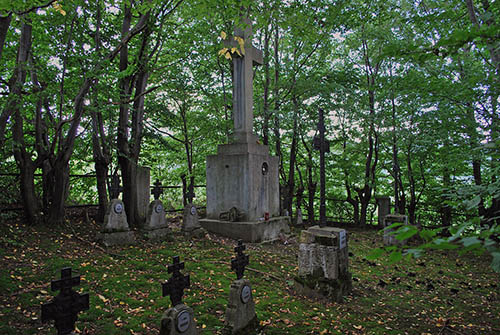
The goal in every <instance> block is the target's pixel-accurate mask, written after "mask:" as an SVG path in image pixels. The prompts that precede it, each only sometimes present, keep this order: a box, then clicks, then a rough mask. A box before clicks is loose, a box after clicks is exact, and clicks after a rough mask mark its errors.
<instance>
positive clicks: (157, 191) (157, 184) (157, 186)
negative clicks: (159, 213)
mask: <svg viewBox="0 0 500 335" xmlns="http://www.w3.org/2000/svg"><path fill="white" fill-rule="evenodd" d="M151 194H152V195H153V196H154V197H155V200H158V199H159V198H160V195H162V194H163V188H162V185H161V183H160V181H159V180H158V179H156V182H155V187H154V188H153V189H152V190H151Z"/></svg>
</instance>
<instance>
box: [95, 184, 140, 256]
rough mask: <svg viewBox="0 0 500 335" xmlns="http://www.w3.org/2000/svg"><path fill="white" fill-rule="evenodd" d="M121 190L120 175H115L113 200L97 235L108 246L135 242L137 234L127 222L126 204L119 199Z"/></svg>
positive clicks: (111, 190)
mask: <svg viewBox="0 0 500 335" xmlns="http://www.w3.org/2000/svg"><path fill="white" fill-rule="evenodd" d="M121 190H122V188H121V187H120V177H118V175H114V176H113V181H112V183H111V188H110V194H111V199H112V200H111V201H110V202H109V205H108V209H107V210H106V215H105V216H104V222H103V224H102V227H101V232H100V233H99V234H98V235H97V239H98V240H99V241H100V242H101V243H103V244H104V245H105V246H107V247H108V246H112V245H123V244H131V243H134V242H135V235H134V233H133V232H132V231H131V230H130V228H129V225H128V222H127V215H126V214H125V206H124V204H123V202H122V201H121V200H120V199H118V196H119V195H120V192H121Z"/></svg>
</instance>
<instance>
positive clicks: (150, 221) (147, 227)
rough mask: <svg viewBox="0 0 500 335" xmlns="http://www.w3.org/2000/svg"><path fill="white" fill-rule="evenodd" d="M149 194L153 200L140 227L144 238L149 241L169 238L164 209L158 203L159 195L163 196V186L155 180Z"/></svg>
mask: <svg viewBox="0 0 500 335" xmlns="http://www.w3.org/2000/svg"><path fill="white" fill-rule="evenodd" d="M154 185H155V186H154V187H153V189H152V190H151V194H152V195H153V196H154V198H155V200H153V201H151V203H150V204H149V208H148V215H147V217H146V222H145V223H144V224H143V225H142V227H141V228H142V231H143V233H144V237H146V238H147V239H150V240H160V239H164V238H165V237H168V236H170V234H171V231H170V229H169V228H168V224H167V220H166V218H165V207H164V206H163V203H162V202H161V201H160V195H162V194H163V186H162V185H161V183H160V181H159V180H158V179H157V180H156V182H155V184H154Z"/></svg>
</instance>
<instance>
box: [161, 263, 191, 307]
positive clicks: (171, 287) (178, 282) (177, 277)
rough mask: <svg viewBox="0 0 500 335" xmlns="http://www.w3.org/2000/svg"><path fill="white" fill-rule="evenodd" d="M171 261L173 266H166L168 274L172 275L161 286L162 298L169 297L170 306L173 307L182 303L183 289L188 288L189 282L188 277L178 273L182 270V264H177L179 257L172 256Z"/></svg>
mask: <svg viewBox="0 0 500 335" xmlns="http://www.w3.org/2000/svg"><path fill="white" fill-rule="evenodd" d="M173 261H174V262H173V264H170V265H169V266H168V273H172V277H171V278H170V279H169V280H167V282H166V283H163V284H162V293H163V294H162V295H163V296H164V297H165V296H167V295H170V300H171V301H172V305H173V306H174V307H175V306H176V305H178V304H180V303H181V302H182V296H183V294H184V289H186V288H189V286H190V281H189V275H185V276H184V275H183V274H182V273H181V272H180V270H182V269H184V262H179V256H174V258H173Z"/></svg>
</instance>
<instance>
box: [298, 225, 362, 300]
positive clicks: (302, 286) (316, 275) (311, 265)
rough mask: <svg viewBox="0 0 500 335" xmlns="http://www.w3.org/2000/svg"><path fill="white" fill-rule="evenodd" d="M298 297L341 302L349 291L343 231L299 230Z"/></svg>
mask: <svg viewBox="0 0 500 335" xmlns="http://www.w3.org/2000/svg"><path fill="white" fill-rule="evenodd" d="M298 261H299V273H298V276H297V277H295V289H296V291H297V292H298V293H300V294H303V295H306V296H310V297H314V298H326V299H329V300H333V301H337V302H341V301H342V300H343V296H345V295H347V294H349V293H350V292H351V290H352V280H351V273H350V272H349V269H348V267H349V261H348V248H347V232H346V231H345V230H344V229H339V228H333V227H323V228H320V227H319V226H313V227H311V228H309V229H308V230H303V231H302V233H301V236H300V245H299V258H298Z"/></svg>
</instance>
